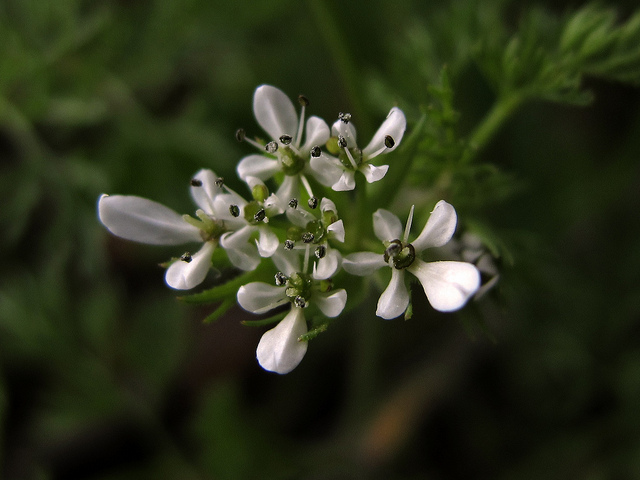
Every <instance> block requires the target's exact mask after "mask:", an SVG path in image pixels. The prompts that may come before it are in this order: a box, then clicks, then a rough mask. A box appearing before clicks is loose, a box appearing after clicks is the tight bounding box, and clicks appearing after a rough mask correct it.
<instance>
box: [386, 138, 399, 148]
mask: <svg viewBox="0 0 640 480" xmlns="http://www.w3.org/2000/svg"><path fill="white" fill-rule="evenodd" d="M395 144H396V141H395V140H394V139H393V137H392V136H391V135H385V137H384V146H385V147H387V148H393V146H394V145H395Z"/></svg>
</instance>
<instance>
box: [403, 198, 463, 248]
mask: <svg viewBox="0 0 640 480" xmlns="http://www.w3.org/2000/svg"><path fill="white" fill-rule="evenodd" d="M457 222H458V216H457V214H456V210H455V208H453V206H452V205H450V204H449V203H447V202H445V201H444V200H440V201H439V202H438V203H437V204H436V206H435V207H434V209H433V211H432V212H431V215H430V216H429V220H427V223H426V225H425V226H424V228H423V229H422V232H421V233H420V235H418V238H416V239H415V240H414V241H413V242H411V243H412V245H413V247H414V248H415V249H416V251H418V252H421V251H422V250H424V249H425V248H431V247H441V246H443V245H445V244H447V243H448V242H449V240H451V237H452V236H453V233H454V232H455V231H456V224H457Z"/></svg>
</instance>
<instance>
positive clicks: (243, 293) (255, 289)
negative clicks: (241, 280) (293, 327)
mask: <svg viewBox="0 0 640 480" xmlns="http://www.w3.org/2000/svg"><path fill="white" fill-rule="evenodd" d="M285 291H286V288H285V287H277V286H276V285H269V284H268V283H264V282H251V283H248V284H247V285H243V286H241V287H240V288H239V289H238V294H237V299H238V303H239V304H240V306H241V307H242V308H244V309H245V310H247V311H248V312H251V313H266V312H268V311H269V310H273V309H274V308H278V307H279V306H280V305H284V304H285V303H287V302H288V301H289V299H288V298H287V295H286V293H285Z"/></svg>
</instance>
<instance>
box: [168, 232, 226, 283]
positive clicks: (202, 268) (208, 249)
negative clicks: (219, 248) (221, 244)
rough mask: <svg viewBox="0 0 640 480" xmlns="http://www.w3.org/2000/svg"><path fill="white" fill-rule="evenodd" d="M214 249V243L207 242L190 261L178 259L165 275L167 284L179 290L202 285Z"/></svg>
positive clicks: (209, 266)
mask: <svg viewBox="0 0 640 480" xmlns="http://www.w3.org/2000/svg"><path fill="white" fill-rule="evenodd" d="M214 249H215V245H214V244H213V243H211V242H205V243H204V245H203V246H202V248H201V249H200V250H198V252H197V253H195V254H194V255H192V256H191V261H190V262H188V263H187V262H185V261H183V260H177V261H175V262H173V263H172V264H171V265H169V268H167V272H166V274H165V276H164V279H165V281H166V282H167V285H169V286H170V287H171V288H175V289H177V290H189V289H190V288H193V287H197V286H198V285H200V284H201V283H202V281H203V280H204V279H205V277H206V276H207V273H208V272H209V268H211V255H213V251H214Z"/></svg>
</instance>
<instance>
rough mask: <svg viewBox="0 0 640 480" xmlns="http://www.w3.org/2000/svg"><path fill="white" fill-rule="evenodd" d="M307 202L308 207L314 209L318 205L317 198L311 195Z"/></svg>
mask: <svg viewBox="0 0 640 480" xmlns="http://www.w3.org/2000/svg"><path fill="white" fill-rule="evenodd" d="M307 204H308V205H309V208H310V209H312V210H313V209H316V208H317V207H318V199H317V198H316V197H311V198H310V199H309V200H307Z"/></svg>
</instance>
